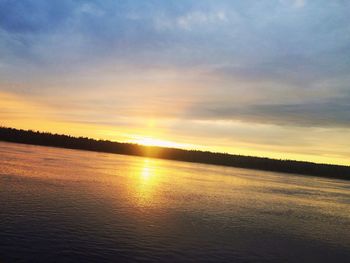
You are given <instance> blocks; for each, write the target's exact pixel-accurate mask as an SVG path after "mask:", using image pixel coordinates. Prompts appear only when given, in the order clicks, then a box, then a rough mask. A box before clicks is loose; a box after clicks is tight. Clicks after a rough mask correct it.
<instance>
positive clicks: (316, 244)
mask: <svg viewBox="0 0 350 263" xmlns="http://www.w3.org/2000/svg"><path fill="white" fill-rule="evenodd" d="M0 262H4V263H6V262H350V182H346V181H341V180H328V179H320V178H312V177H305V176H293V175H284V174H278V173H268V172H260V171H254V170H244V169H235V168H225V167H218V166H211V165H200V164H190V163H184V162H173V161H163V160H155V159H146V158H140V157H130V156H122V155H112V154H103V153H93V152H84V151H75V150H66V149H55V148H48V147H39V146H26V145H19V144H10V143H0Z"/></svg>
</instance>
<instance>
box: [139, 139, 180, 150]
mask: <svg viewBox="0 0 350 263" xmlns="http://www.w3.org/2000/svg"><path fill="white" fill-rule="evenodd" d="M132 142H133V143H137V144H141V145H144V146H160V147H168V148H185V147H186V145H184V144H181V143H176V142H171V141H165V140H160V139H154V138H152V137H140V138H136V139H134V140H132Z"/></svg>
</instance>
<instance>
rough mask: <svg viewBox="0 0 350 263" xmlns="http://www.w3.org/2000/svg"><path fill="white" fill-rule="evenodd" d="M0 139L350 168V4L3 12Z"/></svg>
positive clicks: (33, 4)
mask: <svg viewBox="0 0 350 263" xmlns="http://www.w3.org/2000/svg"><path fill="white" fill-rule="evenodd" d="M0 125H3V126H11V127H16V128H25V129H35V130H42V131H50V132H57V133H66V134H72V135H83V136H89V137H94V138H104V139H110V140H117V141H132V142H139V143H148V144H159V145H167V146H176V147H184V148H196V149H205V150H211V151H224V152H230V153H238V154H244V155H257V156H268V157H273V158H281V159H297V160H309V161H316V162H326V163H339V164H350V1H347V0H333V1H329V0H318V1H311V0H270V1H258V0H256V1H250V0H244V1H243V0H242V1H231V0H200V1H199V0H181V1H180V0H167V1H164V0H145V1H140V0H104V1H97V0H95V1H93V0H91V1H88V0H51V1H47V0H0Z"/></svg>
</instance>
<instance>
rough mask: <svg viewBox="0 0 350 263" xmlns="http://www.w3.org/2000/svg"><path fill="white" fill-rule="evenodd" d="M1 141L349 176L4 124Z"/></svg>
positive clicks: (349, 174) (323, 168)
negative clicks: (12, 126) (22, 128)
mask: <svg viewBox="0 0 350 263" xmlns="http://www.w3.org/2000/svg"><path fill="white" fill-rule="evenodd" d="M0 140H1V141H7V142H15V143H24V144H33V145H42V146H52V147H60V148H68V149H79V150H87V151H96V152H106V153H116V154H125V155H135V156H144V157H153V158H161V159H168V160H177V161H185V162H194V163H204V164H213V165H222V166H232V167H239V168H248V169H256V170H265V171H273V172H283V173H293V174H302V175H313V176H321V177H331V178H339V179H350V166H342V165H331V164H318V163H312V162H302V161H293V160H277V159H270V158H261V157H252V156H242V155H234V154H228V153H216V152H208V151H198V150H184V149H176V148H166V147H157V146H142V145H138V144H133V143H120V142H112V141H108V140H95V139H91V138H87V137H72V136H69V135H62V134H51V133H47V132H39V131H33V130H20V129H14V128H7V127H0Z"/></svg>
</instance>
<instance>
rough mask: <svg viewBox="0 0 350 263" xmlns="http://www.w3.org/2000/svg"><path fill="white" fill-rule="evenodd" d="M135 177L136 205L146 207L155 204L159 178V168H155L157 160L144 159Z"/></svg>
mask: <svg viewBox="0 0 350 263" xmlns="http://www.w3.org/2000/svg"><path fill="white" fill-rule="evenodd" d="M135 175H136V178H135V179H136V182H135V183H136V186H135V195H136V200H137V205H139V206H147V205H151V204H154V203H156V202H157V196H159V195H158V193H157V189H158V188H159V183H160V182H159V180H160V177H161V168H160V167H158V166H157V160H154V159H144V161H143V163H142V164H141V165H140V167H139V168H138V170H137V171H136V173H135Z"/></svg>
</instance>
